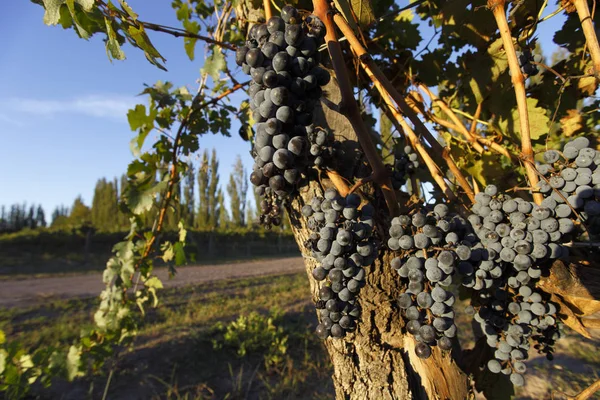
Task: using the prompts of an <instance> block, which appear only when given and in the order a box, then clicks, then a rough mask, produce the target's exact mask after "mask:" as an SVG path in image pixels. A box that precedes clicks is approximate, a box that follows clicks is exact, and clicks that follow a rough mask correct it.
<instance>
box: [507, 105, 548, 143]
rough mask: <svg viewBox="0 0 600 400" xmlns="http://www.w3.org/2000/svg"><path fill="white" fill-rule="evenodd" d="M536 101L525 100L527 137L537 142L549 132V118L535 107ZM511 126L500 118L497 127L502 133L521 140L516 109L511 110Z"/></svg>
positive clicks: (542, 110)
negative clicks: (527, 125)
mask: <svg viewBox="0 0 600 400" xmlns="http://www.w3.org/2000/svg"><path fill="white" fill-rule="evenodd" d="M537 103H538V101H537V99H534V98H531V97H528V98H527V112H528V114H529V135H530V136H531V140H538V139H539V138H541V137H542V136H544V135H546V134H547V133H548V132H549V130H550V118H548V117H547V116H546V110H544V109H543V108H541V107H537ZM512 122H513V123H512V124H510V123H509V120H507V119H505V118H501V119H500V120H499V121H498V127H499V128H500V129H501V130H502V131H503V133H505V134H508V135H510V136H512V137H513V138H515V140H518V141H520V139H521V125H520V117H519V110H518V108H514V109H513V110H512Z"/></svg>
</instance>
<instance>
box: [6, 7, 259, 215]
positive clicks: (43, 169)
mask: <svg viewBox="0 0 600 400" xmlns="http://www.w3.org/2000/svg"><path fill="white" fill-rule="evenodd" d="M170 3H171V2H170V1H160V2H158V1H144V0H130V1H129V4H130V5H131V6H132V8H133V9H134V10H136V12H138V13H139V14H140V18H144V19H145V20H147V21H152V22H155V23H160V24H165V25H170V26H176V27H179V26H180V23H179V21H177V19H176V18H175V13H174V12H173V10H172V9H171V7H170ZM5 11H6V10H5ZM43 14H44V10H43V8H42V7H40V6H38V5H36V4H33V3H30V2H29V1H14V2H12V4H11V9H10V12H3V13H0V34H2V35H3V37H5V38H7V37H10V38H11V39H10V40H6V41H4V42H3V50H2V52H0V88H1V89H0V139H1V142H0V143H2V147H3V149H4V151H2V153H3V154H2V157H0V171H2V173H1V174H0V188H2V189H0V204H2V205H9V204H13V203H23V202H27V203H28V204H31V203H35V204H42V206H43V207H44V209H45V210H46V213H47V214H49V213H51V211H52V210H53V209H54V208H55V207H56V206H58V205H61V204H64V205H66V206H70V205H71V204H72V202H73V200H74V199H75V197H77V196H78V195H81V196H82V197H83V200H84V202H85V203H86V204H88V205H89V204H90V203H91V201H92V198H93V192H94V186H95V184H96V181H97V180H98V179H99V178H102V177H107V178H110V179H112V178H113V177H115V176H120V175H121V174H123V173H124V172H125V170H126V168H127V165H128V163H129V162H130V161H131V160H132V159H133V156H132V154H131V152H130V149H129V142H130V140H131V138H132V137H133V136H134V132H132V131H131V130H130V128H129V124H128V123H127V116H126V114H127V110H128V109H129V108H132V107H133V106H135V104H138V103H143V104H147V100H146V97H145V96H140V97H137V96H136V95H137V94H139V93H140V92H141V91H142V90H143V89H144V86H143V85H144V84H149V85H152V84H153V83H155V82H156V81H158V80H162V81H166V80H169V81H171V82H173V83H174V85H175V86H184V85H185V86H187V87H188V89H189V90H190V91H191V92H192V93H194V92H196V90H197V83H196V81H197V79H198V78H199V76H200V68H201V67H202V60H203V50H204V47H203V45H202V44H201V43H199V44H198V46H197V48H196V54H197V57H196V60H195V61H193V62H192V61H190V60H189V59H188V58H187V56H186V55H185V52H184V49H183V40H182V39H175V38H172V37H170V36H168V35H164V34H151V39H152V41H153V43H154V44H155V46H156V47H157V48H158V49H159V51H160V52H161V53H162V54H163V56H164V57H165V58H166V59H167V63H166V66H167V69H168V72H163V71H161V70H159V69H158V68H156V67H154V66H152V65H151V64H150V63H148V62H147V61H146V59H145V57H144V55H143V53H142V52H141V51H139V50H138V49H135V48H133V47H131V46H129V45H126V46H124V48H123V49H124V51H125V53H126V56H127V59H126V60H125V61H113V62H112V63H111V62H110V61H109V60H108V58H107V56H106V51H105V47H104V43H103V42H102V40H101V39H102V38H101V37H100V36H97V37H92V38H91V39H90V40H89V41H86V40H83V39H80V38H79V37H78V36H77V35H76V34H75V32H74V31H73V30H64V29H62V27H60V26H46V25H44V23H43ZM240 96H243V94H242V93H240ZM240 96H236V97H232V104H239V101H240V100H241V97H240ZM238 129H239V123H237V121H236V123H234V126H233V127H232V130H231V132H232V134H231V137H230V138H227V137H224V136H221V135H212V134H208V135H205V136H203V137H202V138H201V139H200V146H201V150H203V149H209V150H212V148H217V149H218V159H219V162H220V168H219V172H220V175H221V183H222V184H224V185H225V184H226V183H227V180H228V178H229V174H230V172H231V170H232V165H233V164H234V162H235V159H236V157H237V156H238V155H240V156H242V159H243V161H244V164H245V165H246V168H247V169H248V170H249V169H250V168H251V166H252V159H251V157H250V156H249V145H248V143H247V142H244V141H243V140H241V139H240V138H239V136H238V133H237V132H238ZM154 137H156V135H155V136H154ZM152 139H153V137H152V134H151V136H150V137H149V138H148V139H147V142H150V141H151V140H152Z"/></svg>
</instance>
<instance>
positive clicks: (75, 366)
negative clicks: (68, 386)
mask: <svg viewBox="0 0 600 400" xmlns="http://www.w3.org/2000/svg"><path fill="white" fill-rule="evenodd" d="M67 376H68V378H69V380H70V381H72V380H73V379H75V378H77V377H78V376H83V372H82V371H81V348H80V347H76V346H71V347H70V348H69V353H68V354H67Z"/></svg>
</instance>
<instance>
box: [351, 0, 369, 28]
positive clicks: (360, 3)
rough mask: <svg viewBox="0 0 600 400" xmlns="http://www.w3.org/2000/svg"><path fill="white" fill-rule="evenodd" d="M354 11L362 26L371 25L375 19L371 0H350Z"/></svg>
mask: <svg viewBox="0 0 600 400" xmlns="http://www.w3.org/2000/svg"><path fill="white" fill-rule="evenodd" d="M350 4H351V6H352V11H354V15H355V16H356V20H357V21H358V24H359V25H360V26H361V27H366V26H369V25H370V24H371V23H372V22H373V21H375V15H374V13H373V7H372V6H371V1H370V0H350Z"/></svg>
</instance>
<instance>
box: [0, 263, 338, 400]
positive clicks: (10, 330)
mask: <svg viewBox="0 0 600 400" xmlns="http://www.w3.org/2000/svg"><path fill="white" fill-rule="evenodd" d="M160 298H161V304H160V305H159V307H158V308H157V309H154V310H150V311H149V312H148V314H147V317H146V319H145V321H144V323H143V326H142V327H141V329H140V334H139V336H138V338H137V339H136V344H135V346H134V348H133V349H132V350H128V351H124V352H123V353H122V354H121V355H120V356H119V357H118V358H117V359H114V360H111V361H110V362H109V363H107V365H106V367H105V368H104V369H103V370H102V371H100V372H99V374H98V375H96V376H94V377H89V378H85V379H79V380H77V381H75V382H73V383H68V382H63V381H56V382H55V383H54V384H53V385H52V386H51V387H50V388H49V389H41V388H35V392H34V393H35V395H38V396H40V397H42V398H61V397H62V398H81V399H86V398H102V394H103V392H104V390H105V387H106V383H107V381H108V376H109V375H110V373H111V370H112V371H113V373H112V377H111V382H110V386H109V387H108V398H111V399H127V398H147V399H165V398H167V399H225V398H227V399H241V398H252V399H254V398H256V399H258V398H260V399H292V398H293V399H302V398H305V399H318V398H323V399H325V398H332V397H334V394H333V386H332V383H331V374H332V366H331V365H330V363H329V358H328V356H327V353H326V351H325V349H324V346H323V344H322V343H321V342H320V341H319V340H318V339H317V338H316V337H315V335H314V334H313V331H314V327H315V325H316V317H315V313H314V308H313V305H312V302H311V300H310V297H309V292H308V286H307V282H306V275H304V274H295V275H286V276H276V277H261V278H251V279H240V280H233V281H221V282H216V283H211V284H205V285H201V286H187V287H182V288H177V289H169V290H163V291H162V293H161V296H160ZM96 302H97V301H96V299H86V300H68V301H65V300H59V301H53V302H49V303H45V304H41V305H39V306H37V307H29V308H22V309H11V310H3V311H1V312H0V329H3V330H5V332H6V333H7V335H8V338H9V340H11V339H19V340H21V341H22V342H23V343H24V345H25V346H26V347H29V348H34V347H38V346H45V345H48V344H55V343H57V342H60V343H62V344H63V345H65V346H67V345H69V344H70V343H71V342H72V341H74V340H75V339H76V338H77V337H78V335H79V331H80V329H81V328H82V327H83V326H85V325H87V324H90V323H91V314H92V312H93V311H94V309H95V305H96ZM240 316H242V317H240ZM241 349H243V350H241Z"/></svg>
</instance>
